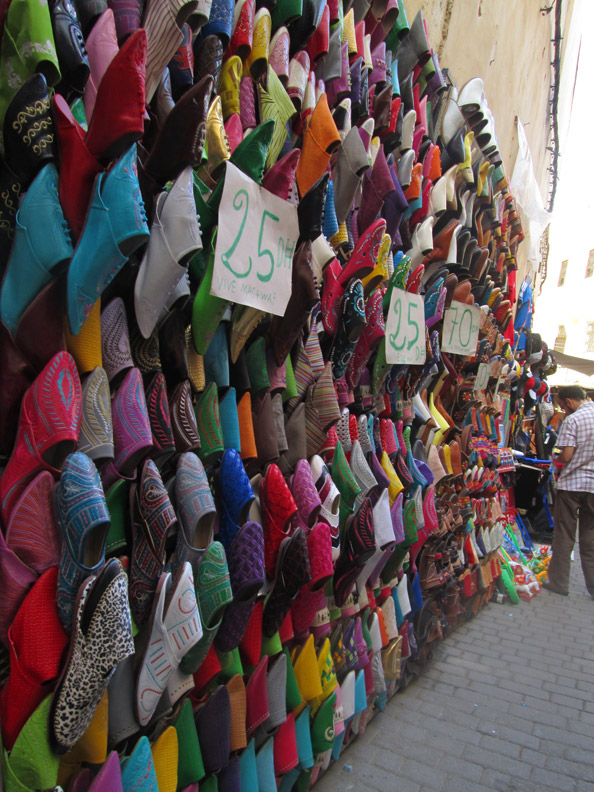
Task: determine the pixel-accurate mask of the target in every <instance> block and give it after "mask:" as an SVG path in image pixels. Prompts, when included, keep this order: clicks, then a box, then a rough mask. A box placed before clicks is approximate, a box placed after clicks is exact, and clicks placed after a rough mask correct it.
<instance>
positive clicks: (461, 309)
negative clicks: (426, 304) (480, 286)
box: [441, 300, 481, 357]
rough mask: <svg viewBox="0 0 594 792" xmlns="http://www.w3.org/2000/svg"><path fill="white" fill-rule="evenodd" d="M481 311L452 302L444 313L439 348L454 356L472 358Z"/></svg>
mask: <svg viewBox="0 0 594 792" xmlns="http://www.w3.org/2000/svg"><path fill="white" fill-rule="evenodd" d="M480 313H481V309H480V308H477V307H476V306H474V305H467V304H466V303H462V302H457V301H456V300H452V304H451V306H450V307H449V308H448V309H447V311H446V312H445V316H444V320H443V334H442V341H441V348H442V349H443V351H444V352H452V353H453V354H454V355H465V356H466V357H469V356H472V355H474V354H475V352H476V347H477V342H478V334H479V326H480Z"/></svg>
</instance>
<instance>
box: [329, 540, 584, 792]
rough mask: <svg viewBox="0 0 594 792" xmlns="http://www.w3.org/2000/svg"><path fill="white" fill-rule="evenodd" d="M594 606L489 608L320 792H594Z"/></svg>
mask: <svg viewBox="0 0 594 792" xmlns="http://www.w3.org/2000/svg"><path fill="white" fill-rule="evenodd" d="M593 644H594V602H593V601H592V599H591V598H590V597H589V595H588V592H587V591H586V588H585V585H584V580H583V576H582V572H581V567H580V564H579V560H578V559H577V553H576V561H575V562H574V563H573V564H572V574H571V589H570V595H569V597H560V596H558V595H556V594H551V593H550V592H548V591H544V590H543V591H542V592H541V593H540V594H539V595H538V596H537V597H535V598H534V599H533V600H532V601H531V602H527V603H526V602H520V604H519V605H516V606H512V605H510V604H509V603H508V604H505V605H498V604H495V603H490V604H489V605H487V607H486V608H485V609H483V611H481V612H480V613H479V614H478V616H476V617H475V618H474V619H473V620H472V621H470V622H468V623H467V624H464V625H462V626H461V627H460V628H458V629H457V630H456V631H455V632H454V633H453V634H452V635H450V637H449V638H447V639H446V640H445V641H444V642H443V643H442V644H441V645H440V646H439V647H438V649H437V651H436V653H435V658H434V660H433V661H432V662H431V663H430V664H428V666H427V667H426V668H425V671H424V673H423V674H422V676H421V677H420V678H419V679H418V680H417V681H416V682H413V683H412V684H411V685H410V686H409V687H407V688H406V690H404V691H403V692H402V693H398V694H397V695H396V696H394V697H393V698H392V699H391V701H390V702H389V703H388V706H387V708H386V711H385V713H383V714H381V713H380V714H378V715H377V716H376V717H375V718H374V719H373V720H372V721H371V723H369V725H368V727H367V730H366V731H365V733H364V734H363V735H362V736H360V737H358V738H357V739H356V740H355V741H354V742H353V743H352V744H351V745H350V746H349V747H348V748H347V749H346V750H345V751H344V753H343V754H342V756H341V757H340V759H339V760H338V762H336V763H335V764H334V765H333V766H332V767H330V768H329V770H328V771H327V772H326V773H325V775H324V776H323V777H322V778H321V779H320V780H319V782H318V783H317V784H316V785H315V787H314V788H315V790H316V792H350V790H356V792H359V790H381V792H438V791H440V792H485V791H486V790H498V792H547V791H548V790H556V792H586V791H587V790H589V791H591V792H594V651H593Z"/></svg>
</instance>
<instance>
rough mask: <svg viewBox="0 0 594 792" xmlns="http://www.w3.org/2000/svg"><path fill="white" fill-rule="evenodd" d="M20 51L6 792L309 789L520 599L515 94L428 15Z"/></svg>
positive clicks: (7, 70)
mask: <svg viewBox="0 0 594 792" xmlns="http://www.w3.org/2000/svg"><path fill="white" fill-rule="evenodd" d="M0 25H1V29H2V38H1V39H0V61H1V69H0V121H1V123H2V132H3V157H2V159H1V160H0V259H1V265H2V270H3V281H2V287H1V291H0V318H1V320H2V325H1V329H0V333H1V335H0V358H1V359H0V394H1V399H2V409H1V410H0V451H1V452H2V454H3V456H4V460H5V467H4V469H3V472H2V475H1V478H0V516H1V520H2V532H0V564H1V566H2V581H3V585H2V596H1V598H0V640H1V641H2V645H3V648H2V652H1V655H0V657H1V660H2V662H1V664H0V666H1V674H0V679H1V683H2V690H1V694H0V718H1V732H2V742H3V748H4V751H3V763H2V768H3V776H4V784H5V789H6V790H7V791H8V792H10V791H11V790H35V789H42V790H45V789H53V788H54V787H56V785H60V786H61V787H62V788H63V789H64V790H72V791H73V792H74V791H76V792H84V791H86V790H92V791H93V792H99V790H110V792H114V790H123V792H128V790H133V789H143V790H157V789H159V790H161V792H174V790H197V789H198V786H199V787H200V790H201V792H204V790H217V789H218V790H221V792H223V791H224V792H239V790H249V791H250V792H253V790H260V792H276V790H277V789H281V790H282V791H283V792H288V791H289V790H291V789H295V790H304V789H306V788H308V787H309V786H310V785H311V784H313V783H314V782H315V781H316V779H317V778H318V776H319V775H320V773H322V772H324V770H325V769H326V768H328V766H329V765H330V763H331V762H332V761H333V759H336V758H337V757H338V756H339V755H340V752H341V751H342V750H343V748H345V747H346V746H347V745H348V744H349V743H350V742H351V741H352V740H353V739H354V738H355V737H356V736H357V735H358V734H361V733H362V732H363V731H364V730H365V726H366V723H367V722H368V720H369V718H370V717H371V716H372V715H373V714H374V713H375V712H376V711H381V710H383V709H384V708H385V706H386V703H387V700H388V699H389V697H390V696H392V695H393V694H394V693H395V692H396V691H397V690H398V689H399V688H400V687H401V686H403V685H405V684H406V683H407V682H408V681H409V680H410V679H411V678H413V677H414V676H415V675H417V674H418V673H420V671H421V669H422V667H423V664H424V663H425V662H426V661H427V660H428V659H429V658H430V657H431V654H432V651H433V648H434V646H435V643H436V642H437V641H439V640H441V639H442V638H444V637H445V636H446V635H448V634H449V633H450V632H451V631H452V630H453V629H454V628H455V626H456V625H457V624H458V623H460V622H461V621H463V620H465V619H467V618H470V617H472V616H473V615H474V614H475V613H476V612H477V611H478V610H479V609H480V608H481V607H482V606H483V605H485V604H486V603H487V602H488V601H489V600H490V599H491V597H492V596H493V593H494V591H495V586H496V582H497V580H498V579H499V577H500V574H501V569H500V561H499V555H498V548H499V546H500V544H501V542H502V538H503V531H504V525H505V510H506V503H505V502H504V503H502V499H501V498H500V494H501V493H503V492H505V491H506V488H507V487H509V486H510V476H511V475H512V471H513V464H511V465H510V458H509V449H507V444H508V437H509V431H510V426H511V422H512V420H513V410H510V398H509V396H508V395H506V388H507V387H508V385H509V381H510V377H507V378H506V374H508V373H509V372H510V371H511V373H512V376H511V379H513V378H514V372H515V368H514V358H513V346H514V337H513V322H512V307H513V304H514V302H515V255H516V251H517V246H518V244H519V243H520V241H521V240H522V238H523V232H522V228H521V224H520V220H519V218H518V214H517V212H516V209H515V204H514V199H513V196H512V195H511V194H510V192H509V189H508V186H507V179H506V176H505V173H504V170H503V166H502V163H501V158H500V156H499V152H498V146H497V138H496V134H495V122H494V119H493V116H492V114H491V113H490V111H489V108H488V104H487V100H486V98H485V96H484V92H483V85H482V81H481V80H480V78H476V79H474V80H471V81H470V82H469V83H468V84H467V85H465V86H464V87H462V88H461V89H460V90H458V89H457V88H456V86H455V84H454V81H453V79H452V77H451V75H449V74H448V73H447V70H445V69H443V70H442V68H441V66H440V64H439V61H438V58H437V56H436V54H435V53H434V52H433V51H432V49H431V45H430V42H429V41H428V40H427V35H426V29H425V25H424V21H423V18H422V16H421V15H420V14H419V15H418V16H417V17H416V18H415V19H414V20H412V22H409V20H408V19H407V15H406V8H405V5H404V3H403V2H402V0H373V2H369V0H354V2H347V1H345V2H344V3H342V2H341V1H340V0H277V2H273V1H272V0H271V2H270V3H268V4H264V3H259V2H257V3H256V2H254V0H239V2H238V3H237V4H235V5H234V4H233V1H232V0H212V2H211V0H190V2H186V0H163V1H162V2H157V0H148V2H146V3H144V4H143V2H142V0H109V2H108V3H107V4H106V2H105V0H73V2H71V0H51V1H50V3H49V5H48V4H44V3H39V2H37V0H11V2H10V3H4V4H3V5H2V8H1V9H0ZM502 506H503V508H502Z"/></svg>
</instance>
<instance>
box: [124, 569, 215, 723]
mask: <svg viewBox="0 0 594 792" xmlns="http://www.w3.org/2000/svg"><path fill="white" fill-rule="evenodd" d="M201 637H202V625H201V623H200V616H199V614H198V604H197V602H196V592H195V590H194V577H193V574H192V567H191V566H190V564H189V563H188V562H186V563H185V564H184V565H183V566H182V567H181V569H180V570H179V571H178V572H177V573H176V575H175V578H172V576H171V573H169V572H167V573H165V574H164V575H161V577H160V579H159V582H158V585H157V590H156V591H155V596H154V600H153V608H152V612H151V616H150V620H149V622H148V626H147V631H146V644H145V648H144V654H143V656H142V659H141V661H140V670H139V673H138V679H137V682H136V714H137V717H138V722H139V723H140V725H141V726H146V725H147V724H148V723H149V721H150V720H151V718H152V716H153V714H154V712H155V710H156V708H157V705H158V703H159V700H160V698H161V696H162V694H163V692H164V690H165V688H166V687H167V682H168V681H169V678H170V677H171V675H172V674H173V672H174V670H175V669H176V668H177V667H178V666H179V664H180V661H181V659H182V657H183V656H184V655H185V654H186V653H187V652H188V651H189V650H190V649H191V648H192V647H193V646H195V645H196V644H197V643H198V641H199V640H200V638H201Z"/></svg>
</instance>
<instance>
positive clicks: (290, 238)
mask: <svg viewBox="0 0 594 792" xmlns="http://www.w3.org/2000/svg"><path fill="white" fill-rule="evenodd" d="M298 238H299V224H298V221H297V208H296V207H295V206H293V205H292V204H290V203H289V202H288V201H283V200H282V198H279V197H278V196H276V195H273V193H271V192H269V191H268V190H265V189H264V187H260V185H258V184H256V182H254V181H253V180H252V179H250V178H249V177H248V176H246V174H245V173H243V172H242V171H240V170H239V168H236V167H235V165H232V164H231V163H230V162H229V163H227V172H226V175H225V186H224V187H223V195H222V198H221V205H220V208H219V230H218V233H217V242H216V247H215V260H214V270H213V279H212V286H211V290H210V293H211V294H214V295H216V296H217V297H222V298H223V299H225V300H231V301H232V302H235V303H241V305H251V306H252V308H259V309H260V310H262V311H267V312H268V313H272V314H276V315H278V316H282V315H283V314H284V312H285V309H286V307H287V303H288V302H289V297H290V296H291V275H292V271H293V254H294V253H295V248H296V245H297V239H298Z"/></svg>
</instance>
